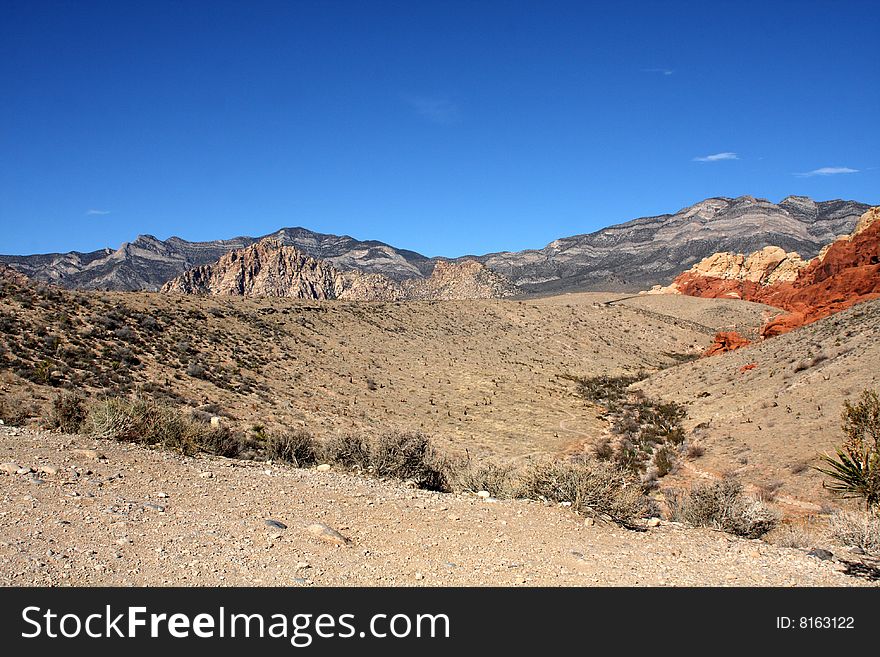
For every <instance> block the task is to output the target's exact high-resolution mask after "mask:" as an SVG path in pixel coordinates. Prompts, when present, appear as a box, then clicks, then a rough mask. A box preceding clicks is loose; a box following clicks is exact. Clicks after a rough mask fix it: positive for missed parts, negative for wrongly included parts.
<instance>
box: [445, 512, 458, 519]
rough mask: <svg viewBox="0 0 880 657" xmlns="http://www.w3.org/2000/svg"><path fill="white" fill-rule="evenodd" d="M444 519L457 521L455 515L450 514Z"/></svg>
mask: <svg viewBox="0 0 880 657" xmlns="http://www.w3.org/2000/svg"><path fill="white" fill-rule="evenodd" d="M446 519H447V520H458V516H457V515H455V514H454V513H450V514H449V515H448V516H446Z"/></svg>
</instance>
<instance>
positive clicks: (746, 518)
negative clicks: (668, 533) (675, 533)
mask: <svg viewBox="0 0 880 657" xmlns="http://www.w3.org/2000/svg"><path fill="white" fill-rule="evenodd" d="M667 503H668V505H669V515H670V520H674V521H677V522H686V523H688V524H690V525H694V526H696V527H712V528H714V529H720V530H722V531H725V532H729V533H731V534H736V535H737V536H743V537H745V538H760V537H761V536H763V535H764V534H766V533H767V532H769V531H770V530H771V529H773V527H775V526H776V523H777V522H778V521H779V516H778V514H776V513H775V512H773V511H772V510H770V509H769V508H767V507H766V506H765V505H764V504H762V503H761V502H759V501H758V500H756V499H753V498H751V497H748V496H746V495H744V494H743V490H742V484H741V483H740V482H738V481H737V480H735V479H732V478H726V479H722V480H721V481H719V482H715V483H712V484H704V485H701V486H696V487H694V488H693V489H691V490H690V491H689V492H687V493H681V492H678V491H669V493H668V494H667Z"/></svg>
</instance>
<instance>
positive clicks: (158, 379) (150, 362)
mask: <svg viewBox="0 0 880 657" xmlns="http://www.w3.org/2000/svg"><path fill="white" fill-rule="evenodd" d="M48 294H49V293H42V292H35V291H33V290H31V289H29V288H15V289H14V290H13V293H12V294H10V296H8V297H7V298H6V299H5V300H4V309H3V310H4V312H3V313H2V319H3V325H4V330H3V332H0V339H2V340H3V341H4V343H3V345H2V346H4V347H5V353H4V351H3V350H0V354H2V356H0V357H2V358H3V359H4V367H3V368H0V369H2V370H3V371H2V372H0V375H2V376H0V402H2V403H5V405H6V406H7V407H8V408H12V409H18V408H22V407H25V406H26V405H27V404H30V403H31V401H32V400H36V404H37V406H39V405H40V404H42V405H43V406H44V407H45V406H46V405H47V404H48V402H49V400H51V399H52V397H53V396H54V395H55V394H56V393H57V391H58V390H59V389H63V388H65V387H73V388H74V389H79V390H85V391H87V392H89V393H90V394H92V395H101V394H111V395H114V394H115V395H130V394H132V393H134V392H136V391H143V392H145V393H147V394H149V395H151V396H160V397H167V398H169V399H171V400H173V402H174V403H175V404H177V405H180V406H182V407H184V408H186V407H189V408H196V407H206V406H208V407H210V408H212V409H213V410H212V411H211V412H213V413H215V414H216V413H219V414H221V415H228V416H229V418H227V420H224V421H228V422H229V423H230V424H232V425H234V426H239V427H242V428H244V429H246V430H250V429H251V427H252V426H254V425H262V426H265V427H266V428H267V430H269V431H274V430H285V429H291V428H303V429H306V430H308V431H310V432H312V433H314V434H316V435H318V436H326V435H330V434H334V433H339V432H350V431H365V432H372V433H375V432H381V431H387V430H389V429H407V430H421V431H424V432H426V433H428V434H430V435H431V436H432V438H433V439H434V441H435V442H436V443H437V444H438V445H440V446H442V447H444V448H447V449H450V448H451V449H455V450H459V451H463V450H465V449H467V450H468V451H469V452H470V453H471V454H472V455H474V456H479V455H487V454H494V455H498V456H504V457H522V456H528V455H531V454H554V453H559V452H563V451H565V450H566V449H567V448H568V447H569V446H570V445H571V443H573V442H577V441H581V440H583V439H584V438H586V437H589V436H593V435H597V434H599V433H601V432H602V431H603V430H604V428H605V423H604V422H603V421H602V420H599V419H598V418H597V414H598V409H596V408H594V407H585V406H584V403H583V402H582V401H581V400H580V399H579V398H578V397H577V396H576V395H574V394H573V386H572V384H571V382H570V381H569V380H567V379H566V378H565V376H566V375H575V376H593V375H600V374H612V375H618V374H633V373H636V372H638V371H640V370H645V371H649V372H650V371H654V370H657V369H659V368H664V367H670V366H674V365H676V364H677V363H679V362H680V360H681V358H683V357H684V358H687V357H696V356H697V355H699V354H700V353H702V352H703V351H704V350H705V348H706V347H707V346H708V345H709V344H710V343H711V341H712V338H713V336H714V335H715V333H716V332H717V331H719V330H739V331H741V332H742V333H743V334H746V335H751V336H752V337H754V336H755V335H756V333H757V329H758V327H759V326H761V325H762V323H763V322H764V321H766V319H767V318H768V317H770V316H772V315H773V314H775V313H776V312H778V311H776V310H775V309H771V308H768V307H766V306H762V305H759V304H750V303H746V302H742V301H734V300H729V299H697V298H692V297H686V296H656V297H639V296H636V297H631V298H625V299H623V300H619V299H620V297H619V295H618V296H614V295H609V294H586V293H585V294H571V295H561V296H555V297H547V298H543V299H531V300H522V301H516V300H486V301H460V302H457V301H444V302H409V303H356V302H312V301H296V300H289V299H242V298H226V299H223V298H198V297H189V296H183V295H164V294H155V293H71V292H60V291H52V292H51V295H54V296H51V297H50V296H48ZM609 302H611V303H609ZM7 327H8V328H7ZM23 377H27V378H28V379H29V381H23V380H22V378H23ZM34 412H35V413H37V414H39V413H40V411H39V409H36V410H35V411H34Z"/></svg>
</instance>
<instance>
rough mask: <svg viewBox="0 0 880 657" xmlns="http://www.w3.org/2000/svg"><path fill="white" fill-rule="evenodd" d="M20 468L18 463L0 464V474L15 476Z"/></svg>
mask: <svg viewBox="0 0 880 657" xmlns="http://www.w3.org/2000/svg"><path fill="white" fill-rule="evenodd" d="M20 467H21V466H20V465H19V464H18V463H3V464H0V472H5V473H6V474H15V473H16V472H18V469H19V468H20Z"/></svg>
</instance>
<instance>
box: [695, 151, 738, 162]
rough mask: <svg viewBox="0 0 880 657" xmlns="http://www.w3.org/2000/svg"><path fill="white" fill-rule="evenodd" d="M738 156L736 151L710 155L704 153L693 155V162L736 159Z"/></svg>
mask: <svg viewBox="0 0 880 657" xmlns="http://www.w3.org/2000/svg"><path fill="white" fill-rule="evenodd" d="M738 159H739V156H738V155H737V154H736V153H713V154H712V155H705V156H703V157H695V158H694V162H721V161H723V160H738Z"/></svg>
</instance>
